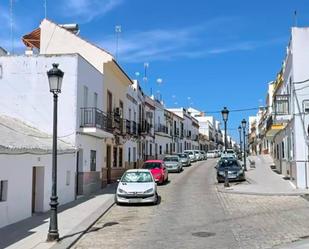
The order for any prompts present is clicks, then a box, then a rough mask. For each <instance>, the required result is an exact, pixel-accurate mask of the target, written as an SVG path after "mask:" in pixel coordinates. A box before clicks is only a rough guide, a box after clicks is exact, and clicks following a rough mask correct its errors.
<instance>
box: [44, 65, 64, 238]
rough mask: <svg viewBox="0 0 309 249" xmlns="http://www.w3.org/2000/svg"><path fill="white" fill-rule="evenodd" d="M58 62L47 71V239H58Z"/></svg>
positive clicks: (60, 73) (60, 77)
mask: <svg viewBox="0 0 309 249" xmlns="http://www.w3.org/2000/svg"><path fill="white" fill-rule="evenodd" d="M58 65H59V64H56V63H54V64H53V68H52V69H50V70H49V71H48V72H47V76H48V81H49V90H50V92H51V93H52V94H53V97H54V114H53V150H52V193H51V197H50V223H49V230H48V235H47V241H55V240H58V239H59V232H58V220H57V207H58V204H59V203H58V196H57V102H58V93H61V86H62V79H63V74H64V73H63V72H62V71H61V70H60V69H59V68H58Z"/></svg>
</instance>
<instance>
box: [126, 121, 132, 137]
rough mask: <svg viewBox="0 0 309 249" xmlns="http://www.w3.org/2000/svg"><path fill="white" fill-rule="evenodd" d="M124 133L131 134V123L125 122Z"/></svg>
mask: <svg viewBox="0 0 309 249" xmlns="http://www.w3.org/2000/svg"><path fill="white" fill-rule="evenodd" d="M126 133H127V134H131V121H130V120H126Z"/></svg>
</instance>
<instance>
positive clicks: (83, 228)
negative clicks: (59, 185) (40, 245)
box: [51, 195, 115, 249]
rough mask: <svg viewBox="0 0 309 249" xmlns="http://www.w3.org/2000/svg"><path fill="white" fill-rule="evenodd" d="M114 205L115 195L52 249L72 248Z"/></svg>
mask: <svg viewBox="0 0 309 249" xmlns="http://www.w3.org/2000/svg"><path fill="white" fill-rule="evenodd" d="M114 204H115V201H114V195H113V196H111V197H109V198H108V199H107V200H106V201H105V202H104V204H103V205H102V206H101V207H99V208H98V209H97V210H96V211H94V212H93V213H92V214H90V215H89V216H88V217H87V218H86V219H84V220H83V221H82V222H81V223H79V224H78V225H77V226H76V227H75V228H73V229H72V230H71V231H70V232H69V233H68V234H69V235H66V236H64V238H63V239H62V240H60V241H59V242H58V243H57V244H55V245H54V246H52V247H51V249H65V248H71V247H72V246H73V245H74V244H75V243H76V242H77V241H78V240H79V239H80V238H81V237H82V236H83V235H84V234H86V233H87V232H88V231H89V229H90V228H91V227H92V226H93V225H94V224H95V223H96V222H97V221H98V220H99V219H100V218H101V217H102V216H104V215H105V214H106V213H107V212H108V211H109V210H110V209H111V208H112V207H113V206H114Z"/></svg>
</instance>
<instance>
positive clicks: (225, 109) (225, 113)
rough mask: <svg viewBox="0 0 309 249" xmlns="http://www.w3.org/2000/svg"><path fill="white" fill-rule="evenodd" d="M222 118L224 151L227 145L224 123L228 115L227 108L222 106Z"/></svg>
mask: <svg viewBox="0 0 309 249" xmlns="http://www.w3.org/2000/svg"><path fill="white" fill-rule="evenodd" d="M221 114H222V119H223V121H224V151H225V152H226V146H227V137H226V123H227V120H228V117H229V110H228V109H227V108H226V107H224V108H223V110H222V111H221Z"/></svg>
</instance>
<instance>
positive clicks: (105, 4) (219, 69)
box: [0, 0, 309, 137]
mask: <svg viewBox="0 0 309 249" xmlns="http://www.w3.org/2000/svg"><path fill="white" fill-rule="evenodd" d="M8 2H9V1H8V0H7V1H1V2H0V23H1V24H2V25H1V26H2V27H1V30H0V46H3V47H5V48H7V49H8V50H10V49H11V42H10V25H9V19H10V18H9V17H10V16H9V4H8ZM13 2H14V11H13V13H14V44H15V50H16V51H21V46H22V44H21V43H20V37H21V36H22V35H23V34H25V33H27V32H29V31H31V30H32V29H34V28H36V27H37V26H38V25H39V23H40V21H41V19H42V18H44V0H41V1H39V0H28V1H22V0H13ZM47 6H48V8H47V17H48V18H49V19H51V20H53V21H55V22H58V23H79V24H80V28H81V36H82V37H84V38H86V39H88V40H90V41H93V42H95V43H97V44H99V45H100V46H101V47H103V48H106V49H107V50H109V51H110V52H111V53H115V47H116V46H115V43H116V42H115V41H116V39H115V33H114V29H115V25H121V29H122V32H121V34H120V38H119V62H120V64H121V65H122V66H123V68H124V69H125V70H126V72H127V73H128V74H129V75H130V76H132V78H134V77H135V72H140V73H141V76H140V78H142V75H143V64H144V62H149V69H148V73H149V82H148V83H147V85H145V84H143V87H144V89H145V91H146V92H147V93H149V91H150V88H152V89H153V92H154V93H155V94H156V93H157V92H158V91H160V93H161V94H162V96H163V99H164V100H165V102H166V105H167V106H168V107H175V106H176V104H175V103H177V106H183V107H187V106H188V105H190V104H191V105H192V106H193V107H195V108H197V109H200V110H204V111H206V113H207V111H216V110H221V109H222V108H223V106H227V107H228V108H229V109H242V108H251V107H257V106H258V105H261V104H262V105H263V104H264V102H265V95H266V88H267V83H268V82H269V81H271V80H273V79H274V78H275V77H276V73H277V72H278V71H279V70H280V66H281V63H282V60H283V59H284V56H285V49H286V46H287V44H288V42H289V38H290V28H291V26H292V25H293V23H294V10H297V24H298V26H309V2H308V0H281V1H278V0H272V1H271V0H259V1H248V0H233V1H231V0H224V1H223V0H216V1H214V0H192V1H183V0H178V1H174V0H173V1H172V0H170V1H167V0H155V1H154V0H152V1H151V0H148V1H147V0H67V1H60V0H53V1H51V0H47ZM157 78H162V79H163V83H162V84H160V85H158V84H157V83H156V79H157ZM254 113H255V111H251V112H243V113H239V112H237V113H231V114H230V119H229V120H230V122H229V127H230V128H231V129H234V128H237V127H238V124H239V123H240V121H241V120H242V118H244V117H245V118H247V117H248V116H249V115H252V114H254ZM215 116H217V118H218V119H219V120H221V115H217V114H215ZM230 133H231V134H232V135H234V136H235V137H238V135H237V132H236V131H235V130H231V131H230Z"/></svg>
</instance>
